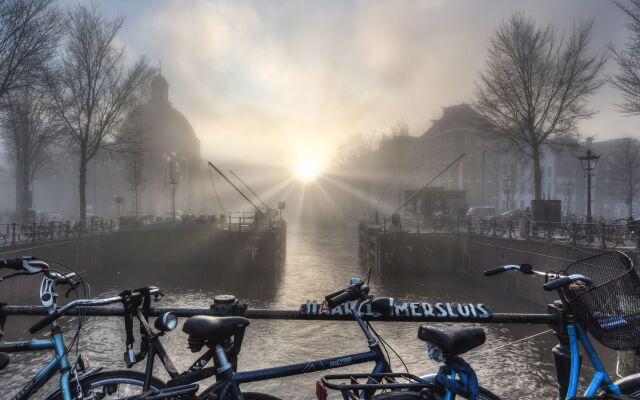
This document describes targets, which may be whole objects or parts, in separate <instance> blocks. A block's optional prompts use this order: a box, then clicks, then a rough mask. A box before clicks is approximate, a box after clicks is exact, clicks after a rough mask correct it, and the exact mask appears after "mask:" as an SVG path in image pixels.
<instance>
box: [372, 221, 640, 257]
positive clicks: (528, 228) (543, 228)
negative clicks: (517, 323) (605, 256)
mask: <svg viewBox="0 0 640 400" xmlns="http://www.w3.org/2000/svg"><path fill="white" fill-rule="evenodd" d="M393 218H394V217H393V216H387V215H380V216H378V224H373V225H379V227H380V231H381V232H408V233H426V232H466V233H469V234H475V235H480V236H489V237H502V238H508V239H522V240H546V241H549V242H556V243H566V244H571V245H580V246H593V247H599V248H601V249H612V248H635V249H637V250H640V221H632V222H629V223H619V222H618V221H616V222H594V223H584V222H575V221H565V222H546V221H533V220H530V219H528V218H526V217H523V218H520V219H500V218H489V219H477V218H464V219H461V218H448V217H446V216H440V217H434V218H432V219H430V220H429V221H425V220H423V219H422V218H415V217H402V218H398V217H395V219H394V220H392V219H393ZM374 222H375V221H374Z"/></svg>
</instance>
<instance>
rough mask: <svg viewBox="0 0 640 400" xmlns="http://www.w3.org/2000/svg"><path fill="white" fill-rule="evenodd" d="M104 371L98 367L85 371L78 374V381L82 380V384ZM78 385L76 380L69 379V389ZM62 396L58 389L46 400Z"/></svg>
mask: <svg viewBox="0 0 640 400" xmlns="http://www.w3.org/2000/svg"><path fill="white" fill-rule="evenodd" d="M100 371H102V367H96V368H91V369H89V370H87V371H84V372H82V373H80V374H78V379H80V382H82V380H83V379H85V378H88V377H90V376H92V375H95V374H97V373H98V372H100ZM75 385H76V378H75V377H73V378H72V379H69V387H74V386H75ZM59 394H60V388H57V389H56V390H54V391H53V392H52V393H51V394H50V395H49V396H47V398H46V399H45V400H51V399H53V398H55V397H56V396H57V395H59Z"/></svg>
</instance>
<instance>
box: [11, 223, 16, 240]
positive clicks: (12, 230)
mask: <svg viewBox="0 0 640 400" xmlns="http://www.w3.org/2000/svg"><path fill="white" fill-rule="evenodd" d="M11 244H16V223H15V222H12V223H11Z"/></svg>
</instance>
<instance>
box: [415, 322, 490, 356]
mask: <svg viewBox="0 0 640 400" xmlns="http://www.w3.org/2000/svg"><path fill="white" fill-rule="evenodd" d="M486 338H487V337H486V335H485V333H484V329H482V328H459V329H444V330H440V329H435V328H430V327H428V326H421V327H420V329H418V339H420V340H424V341H425V342H428V343H431V344H434V345H436V346H438V347H439V348H440V350H442V354H444V355H445V356H457V355H460V354H463V353H466V352H467V351H469V350H471V349H474V348H476V347H478V346H480V345H482V344H484V342H485V340H486Z"/></svg>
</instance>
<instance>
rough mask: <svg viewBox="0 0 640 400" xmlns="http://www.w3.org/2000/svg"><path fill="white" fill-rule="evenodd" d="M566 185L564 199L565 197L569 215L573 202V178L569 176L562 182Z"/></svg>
mask: <svg viewBox="0 0 640 400" xmlns="http://www.w3.org/2000/svg"><path fill="white" fill-rule="evenodd" d="M564 185H565V187H566V192H567V194H566V199H567V216H569V215H571V213H572V210H571V207H572V203H573V179H571V178H569V179H567V180H566V181H565V182H564Z"/></svg>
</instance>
